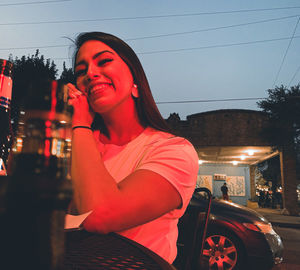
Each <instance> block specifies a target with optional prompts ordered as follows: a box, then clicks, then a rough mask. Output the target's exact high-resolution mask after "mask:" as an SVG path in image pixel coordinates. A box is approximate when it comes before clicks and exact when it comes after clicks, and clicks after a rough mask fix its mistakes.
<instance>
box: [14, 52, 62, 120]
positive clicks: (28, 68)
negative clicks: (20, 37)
mask: <svg viewBox="0 0 300 270" xmlns="http://www.w3.org/2000/svg"><path fill="white" fill-rule="evenodd" d="M9 60H10V61H11V62H13V64H14V68H13V89H12V110H11V112H12V113H11V116H12V119H13V120H14V121H15V122H17V117H18V112H19V109H20V106H21V105H22V102H23V100H24V97H26V96H28V95H30V96H38V95H42V94H43V93H42V91H46V90H45V89H43V88H41V89H39V91H41V92H37V93H33V92H32V91H34V89H36V87H34V85H35V84H39V83H40V82H43V81H47V80H55V79H56V76H57V68H56V65H55V64H54V62H53V61H52V62H51V61H50V59H45V58H44V56H43V55H40V52H39V50H36V53H35V54H34V55H31V56H27V57H26V56H22V57H21V58H18V57H16V58H15V59H13V56H10V57H9Z"/></svg>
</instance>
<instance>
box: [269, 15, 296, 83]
mask: <svg viewBox="0 0 300 270" xmlns="http://www.w3.org/2000/svg"><path fill="white" fill-rule="evenodd" d="M299 21H300V17H299V18H298V20H297V23H296V25H295V28H294V31H293V34H292V37H291V38H290V42H289V44H288V46H287V48H286V50H285V53H284V56H283V58H282V61H281V64H280V66H279V70H278V72H277V74H276V77H275V80H274V83H273V87H274V86H275V83H276V81H277V79H278V77H279V74H280V71H281V69H282V66H283V63H284V61H285V58H286V56H287V53H288V51H289V49H290V46H291V44H292V41H293V39H294V37H295V33H296V30H297V27H298V24H299Z"/></svg>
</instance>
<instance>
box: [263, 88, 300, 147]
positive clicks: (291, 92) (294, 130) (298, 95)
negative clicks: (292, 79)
mask: <svg viewBox="0 0 300 270" xmlns="http://www.w3.org/2000/svg"><path fill="white" fill-rule="evenodd" d="M268 94H269V97H268V98H267V99H266V100H263V101H259V102H258V103H257V104H258V106H259V107H260V108H261V109H262V110H263V111H264V112H266V113H267V115H268V117H269V120H270V125H269V126H268V127H266V128H265V130H264V132H263V133H264V134H263V136H266V138H267V139H268V140H269V141H271V142H272V144H273V145H274V146H275V147H276V148H280V147H282V146H283V145H284V144H286V143H288V144H289V143H291V141H290V140H291V138H293V140H296V139H297V138H299V135H300V85H297V86H293V87H291V89H287V88H286V87H284V86H280V87H276V88H275V89H269V90H268Z"/></svg>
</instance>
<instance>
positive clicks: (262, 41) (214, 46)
mask: <svg viewBox="0 0 300 270" xmlns="http://www.w3.org/2000/svg"><path fill="white" fill-rule="evenodd" d="M294 38H300V36H294ZM286 39H290V37H284V38H274V39H264V40H255V41H247V42H240V43H229V44H219V45H210V46H202V47H194V48H181V49H173V50H172V49H171V50H160V51H149V52H141V53H138V54H154V53H169V52H180V51H192V50H203V49H214V48H225V47H233V46H241V45H249V44H257V43H266V42H274V41H281V40H286Z"/></svg>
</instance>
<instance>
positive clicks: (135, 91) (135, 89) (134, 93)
mask: <svg viewBox="0 0 300 270" xmlns="http://www.w3.org/2000/svg"><path fill="white" fill-rule="evenodd" d="M131 95H132V97H134V98H138V97H139V90H138V87H137V85H136V84H133V86H132V90H131Z"/></svg>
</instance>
